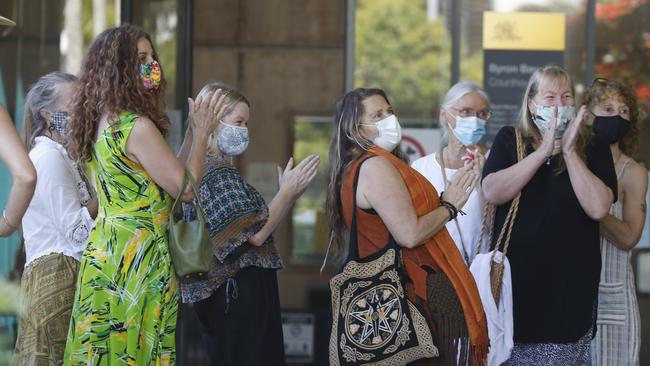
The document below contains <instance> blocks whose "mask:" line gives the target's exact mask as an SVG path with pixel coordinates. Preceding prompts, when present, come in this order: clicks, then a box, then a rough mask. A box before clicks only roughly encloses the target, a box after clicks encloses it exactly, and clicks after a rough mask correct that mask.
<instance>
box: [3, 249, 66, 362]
mask: <svg viewBox="0 0 650 366" xmlns="http://www.w3.org/2000/svg"><path fill="white" fill-rule="evenodd" d="M77 273H79V262H77V261H76V260H75V259H74V258H71V257H68V256H66V255H63V254H61V253H54V254H49V255H45V256H43V257H40V258H37V259H35V260H34V261H33V262H32V263H30V264H29V266H28V267H27V269H26V270H25V273H24V274H23V277H22V281H21V282H22V283H21V295H22V306H21V314H20V320H19V323H18V339H17V341H16V349H15V351H14V358H13V362H12V365H14V366H17V365H20V366H23V365H25V366H27V365H30V366H33V365H38V366H41V365H43V366H50V365H61V364H63V354H64V352H65V343H66V339H67V336H68V327H69V326H70V313H71V311H72V303H73V301H74V294H75V285H76V281H77Z"/></svg>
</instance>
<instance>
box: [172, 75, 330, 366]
mask: <svg viewBox="0 0 650 366" xmlns="http://www.w3.org/2000/svg"><path fill="white" fill-rule="evenodd" d="M217 89H221V90H223V91H224V93H225V94H226V96H227V98H228V107H227V114H226V115H225V117H224V118H223V120H222V121H220V126H219V128H218V129H217V130H216V131H215V132H214V133H213V135H212V136H210V140H209V142H208V146H209V147H208V156H207V158H206V160H205V170H204V171H205V174H204V175H203V179H202V180H201V185H200V189H199V190H200V193H199V200H200V202H199V203H200V204H201V206H202V207H203V210H204V211H205V215H206V221H207V223H208V230H209V233H210V238H211V240H212V245H213V254H214V256H213V259H212V263H211V265H210V270H209V271H208V276H207V278H206V279H202V280H187V279H179V281H180V282H181V296H182V300H183V302H185V303H194V309H195V310H196V313H197V315H198V318H199V320H200V322H201V325H202V326H203V330H204V339H205V341H206V347H207V349H208V352H209V353H210V365H248V366H254V365H284V363H285V360H284V344H283V337H282V323H281V319H280V302H279V295H278V283H277V277H276V270H278V269H280V268H282V266H283V265H282V260H281V259H280V254H279V252H278V250H277V248H276V247H275V244H274V242H273V237H272V236H271V233H272V232H273V231H274V230H275V228H276V227H277V226H278V224H279V223H280V222H281V220H282V219H283V218H284V217H285V216H286V214H287V213H288V212H289V209H290V208H291V206H292V205H293V204H294V202H295V201H296V200H297V199H298V198H299V197H300V196H301V195H302V193H303V192H304V191H305V189H307V186H308V185H309V183H310V182H311V181H312V179H313V178H314V177H315V176H316V172H317V170H318V164H319V158H318V156H316V155H310V156H309V157H307V158H306V159H304V160H303V161H302V162H300V163H299V164H298V165H296V166H295V167H294V166H293V158H291V159H290V160H289V162H288V163H287V166H286V167H285V169H284V170H283V169H281V168H280V167H278V175H279V184H280V189H279V191H278V193H277V194H276V195H275V197H274V198H273V200H272V201H271V203H270V204H269V206H268V207H267V205H266V203H265V202H264V199H263V198H262V196H261V195H260V194H259V192H257V191H256V190H255V188H253V187H252V186H250V185H249V184H247V183H246V182H245V181H244V180H243V179H242V177H241V175H240V173H239V171H237V169H236V168H235V167H234V166H233V165H232V163H231V162H230V158H231V157H233V156H237V155H240V154H242V153H243V152H244V151H245V150H246V147H247V146H248V142H249V137H248V128H247V125H248V120H249V116H250V110H249V108H250V103H249V101H248V99H246V97H245V96H243V95H242V94H241V93H239V92H238V91H236V90H234V89H232V88H229V87H227V86H225V85H222V84H219V83H210V84H207V85H205V86H204V87H203V89H202V90H201V91H200V92H199V95H198V96H202V95H207V94H208V93H210V92H211V91H214V90H217ZM191 136H192V134H191V133H190V132H189V131H188V137H191ZM190 140H191V138H186V139H185V142H186V143H185V144H184V145H183V147H181V154H180V156H181V157H183V156H186V155H188V154H189V150H190V146H191V141H190ZM192 211H193V209H192V208H190V207H189V206H188V207H186V211H185V214H186V216H188V219H189V218H191V217H192V216H193V215H194V212H192Z"/></svg>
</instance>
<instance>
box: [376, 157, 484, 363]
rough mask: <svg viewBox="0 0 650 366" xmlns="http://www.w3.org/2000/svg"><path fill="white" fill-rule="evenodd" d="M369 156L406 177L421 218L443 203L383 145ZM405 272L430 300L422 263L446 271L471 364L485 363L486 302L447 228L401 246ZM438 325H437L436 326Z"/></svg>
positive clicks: (422, 295)
mask: <svg viewBox="0 0 650 366" xmlns="http://www.w3.org/2000/svg"><path fill="white" fill-rule="evenodd" d="M369 153H370V155H378V156H383V157H385V158H386V159H388V160H389V161H390V162H391V163H392V164H393V166H394V167H395V169H397V170H398V171H399V173H400V175H401V176H402V178H403V179H404V183H405V184H406V187H407V188H408V191H409V193H410V195H411V199H412V201H413V206H414V207H415V212H416V214H417V216H418V217H421V216H424V215H425V214H427V213H429V212H431V211H433V210H434V209H435V208H437V207H438V206H440V201H439V198H438V192H436V189H435V188H434V187H433V185H432V184H431V183H430V182H429V181H428V180H427V179H426V178H425V177H424V176H423V175H421V174H420V173H418V172H417V171H416V170H415V169H413V168H411V167H410V166H408V164H406V163H405V162H403V161H402V160H400V159H399V158H397V157H396V156H395V155H393V154H391V153H389V152H387V151H386V150H383V149H381V148H377V147H373V148H371V149H370V151H369ZM402 253H403V259H404V264H405V267H406V271H407V273H408V275H409V277H410V279H411V280H412V281H413V287H414V290H415V295H417V296H418V297H420V298H421V299H424V300H427V286H426V280H427V274H428V273H427V272H426V271H425V270H424V269H422V266H428V267H431V268H433V269H434V270H437V271H441V272H443V273H444V274H445V275H446V276H447V278H448V279H449V281H450V282H451V284H452V285H453V287H454V290H455V291H456V294H457V296H458V298H459V299H460V303H461V305H462V308H463V314H464V315H465V322H466V324H467V331H468V334H469V337H470V343H471V354H470V357H471V364H472V365H484V364H485V362H486V358H487V352H488V329H487V320H486V318H485V313H484V312H483V304H482V303H481V298H480V297H479V293H478V288H477V287H476V282H475V281H474V277H473V276H472V274H471V273H470V271H469V269H468V268H467V266H466V264H465V262H464V261H463V258H462V256H461V254H460V252H459V251H458V248H457V247H456V245H455V244H454V241H453V239H452V238H451V236H450V235H449V233H448V232H447V229H445V228H444V227H443V228H442V229H441V230H440V231H438V233H437V234H436V235H435V236H434V237H433V238H431V239H429V240H428V241H427V242H426V243H425V244H424V245H421V246H418V247H416V248H413V249H407V248H403V249H402ZM436 326H438V325H436Z"/></svg>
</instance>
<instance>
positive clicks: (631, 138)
mask: <svg viewBox="0 0 650 366" xmlns="http://www.w3.org/2000/svg"><path fill="white" fill-rule="evenodd" d="M617 97H618V98H621V100H622V101H623V103H624V104H625V105H626V106H627V107H628V108H629V109H630V126H631V127H630V130H629V131H628V132H627V134H625V136H623V137H622V138H621V140H620V141H619V143H618V147H619V149H620V150H621V151H622V152H623V154H625V155H628V156H631V155H632V154H634V153H635V152H636V150H637V149H638V147H639V119H640V109H639V100H638V98H637V96H636V92H635V91H634V88H632V87H631V86H630V85H628V84H626V83H623V82H621V81H618V80H606V79H600V78H599V79H596V80H595V81H594V83H593V85H592V86H591V87H589V88H588V89H587V90H586V91H585V93H584V95H583V97H582V103H583V104H584V105H586V106H587V108H588V109H589V110H591V109H592V108H593V107H594V106H595V105H596V104H598V103H602V102H603V101H606V100H607V99H611V98H617Z"/></svg>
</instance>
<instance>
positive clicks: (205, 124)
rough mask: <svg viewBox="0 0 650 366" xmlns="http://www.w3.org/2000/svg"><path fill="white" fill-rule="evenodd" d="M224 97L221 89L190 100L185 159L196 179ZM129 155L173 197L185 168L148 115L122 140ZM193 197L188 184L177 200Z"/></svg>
mask: <svg viewBox="0 0 650 366" xmlns="http://www.w3.org/2000/svg"><path fill="white" fill-rule="evenodd" d="M225 108H226V103H225V97H224V96H223V95H222V94H221V91H219V90H218V91H217V92H215V93H214V94H211V95H210V96H209V97H208V98H206V101H202V100H197V102H196V103H193V102H192V101H191V100H190V111H191V112H190V113H192V114H193V118H192V120H193V121H194V126H193V128H192V134H193V143H192V146H191V148H190V153H189V157H188V161H187V165H186V167H187V170H188V171H189V172H190V174H192V176H193V177H194V179H195V180H196V181H197V182H200V181H201V178H203V161H204V160H205V154H206V148H207V141H208V136H209V135H210V134H211V133H212V131H214V130H215V128H216V127H217V124H218V121H219V119H220V118H221V117H222V115H223V113H224V112H225ZM126 150H127V153H128V154H129V155H130V157H131V158H132V159H133V160H134V161H137V162H139V163H140V164H141V165H142V167H143V168H144V169H145V170H146V171H147V173H148V174H149V176H151V178H152V179H153V180H154V182H156V184H158V185H159V186H161V187H162V188H163V189H164V190H165V191H166V192H167V193H169V194H170V195H171V196H172V197H177V196H178V195H179V193H181V190H182V189H183V180H184V177H185V168H184V167H183V164H181V162H180V161H178V159H177V158H176V156H174V153H173V152H172V150H171V149H170V148H169V146H168V145H167V143H166V142H165V140H164V139H163V137H162V135H161V134H160V132H159V131H158V129H157V128H156V126H155V125H154V124H153V122H152V121H151V120H149V119H148V118H143V117H141V118H139V119H138V122H137V123H136V124H135V125H134V126H133V129H132V130H131V135H130V136H129V139H128V140H127V142H126ZM193 198H194V192H193V190H192V187H191V186H190V185H188V186H187V187H185V190H184V191H183V192H182V195H181V200H182V201H183V202H189V201H191V200H192V199H193Z"/></svg>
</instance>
